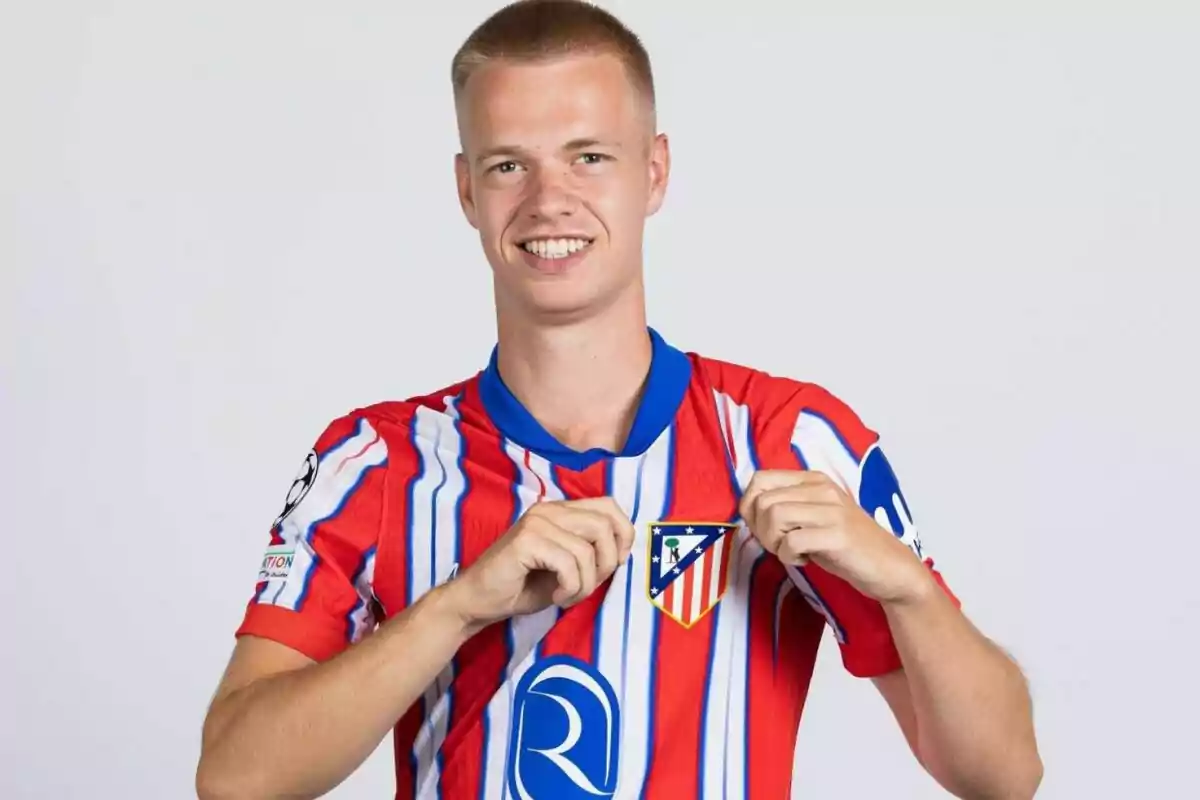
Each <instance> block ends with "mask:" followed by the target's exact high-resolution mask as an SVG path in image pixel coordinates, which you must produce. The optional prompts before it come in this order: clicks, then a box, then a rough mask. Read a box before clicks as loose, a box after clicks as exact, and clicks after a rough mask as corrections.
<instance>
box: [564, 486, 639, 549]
mask: <svg viewBox="0 0 1200 800" xmlns="http://www.w3.org/2000/svg"><path fill="white" fill-rule="evenodd" d="M569 505H571V506H573V507H575V508H582V509H586V510H588V511H594V512H596V513H598V514H603V515H604V517H605V518H606V519H607V520H608V521H609V525H610V527H611V532H612V534H613V536H614V537H615V538H616V541H617V557H618V558H617V560H618V561H624V560H625V559H627V558H629V551H630V550H632V549H633V541H634V527H633V523H632V522H631V521H630V520H629V517H628V516H627V515H626V514H625V510H624V509H622V508H621V505H620V504H619V503H618V502H617V501H616V500H614V499H613V498H612V497H590V498H587V499H584V500H575V501H572V502H571V503H570V504H569Z"/></svg>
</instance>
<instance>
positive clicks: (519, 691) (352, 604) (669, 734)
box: [238, 331, 953, 800]
mask: <svg viewBox="0 0 1200 800" xmlns="http://www.w3.org/2000/svg"><path fill="white" fill-rule="evenodd" d="M651 337H652V340H653V348H654V349H653V359H652V366H651V370H650V374H649V377H648V379H647V382H646V386H645V390H644V394H643V400H642V402H641V405H640V407H639V409H638V411H637V414H636V418H635V421H634V424H633V427H632V430H631V432H630V435H629V438H628V441H627V443H626V445H625V446H624V448H623V450H622V451H621V452H618V453H612V452H607V451H605V450H600V449H596V450H591V451H588V452H577V451H573V450H570V449H568V448H566V447H564V446H563V445H562V444H560V443H559V442H557V441H556V440H555V439H554V437H553V436H551V435H550V434H549V433H548V432H547V431H546V430H545V429H544V428H543V427H542V426H541V425H539V424H538V422H537V421H536V420H535V419H534V418H533V417H532V415H531V414H530V413H529V412H528V411H527V410H526V409H525V408H524V407H523V406H522V405H521V404H520V402H519V401H518V400H517V399H516V398H515V397H514V396H513V394H512V393H511V392H509V390H508V389H507V388H506V387H505V385H504V383H503V381H502V380H501V378H500V375H499V371H498V369H497V366H496V354H495V352H493V354H492V358H491V361H490V363H489V364H488V365H487V367H486V369H484V370H483V371H481V372H480V373H479V374H478V375H475V376H474V377H472V378H470V379H469V380H466V381H463V382H462V383H459V384H456V385H454V386H451V387H449V388H447V389H445V390H443V391H439V392H435V393H433V394H430V395H427V396H423V397H417V398H412V399H409V400H407V401H403V402H387V403H381V404H378V405H374V406H370V407H367V408H362V409H358V410H356V411H354V412H352V413H349V414H347V415H345V416H344V417H342V418H340V419H338V420H336V421H334V422H333V423H332V424H331V425H329V426H328V428H327V429H326V430H325V431H324V433H323V434H322V435H321V436H320V437H319V439H318V441H317V442H316V445H315V447H314V448H313V450H312V452H311V453H310V454H309V455H308V457H307V458H306V459H305V461H304V464H303V466H302V468H301V470H300V472H299V474H298V476H297V477H296V479H295V481H294V482H293V484H292V486H291V489H290V491H289V492H288V495H287V499H286V502H285V505H284V508H283V511H282V513H281V514H280V515H279V517H278V518H277V519H276V520H275V522H274V524H273V526H272V528H271V532H270V541H269V543H268V546H267V549H266V554H265V556H264V558H263V561H262V566H261V569H260V571H259V575H258V582H257V586H256V588H255V590H254V593H253V597H252V598H251V600H250V602H249V604H248V607H247V609H246V613H245V618H244V620H243V622H242V624H241V626H240V627H239V629H238V634H239V635H247V634H248V635H254V636H259V637H266V638H269V639H273V640H276V641H278V642H282V643H283V644H285V645H288V646H290V647H292V648H295V649H296V650H299V651H301V652H303V653H305V654H307V655H308V656H310V657H311V658H313V659H316V660H325V659H329V658H332V657H334V656H336V655H337V654H338V653H340V652H342V651H343V650H345V649H346V648H348V647H351V646H352V645H354V643H356V642H358V641H359V640H361V639H362V638H363V637H364V636H366V635H368V634H369V633H370V632H371V631H372V630H373V629H374V628H375V627H376V626H378V625H380V624H382V623H383V622H384V621H385V620H387V619H388V618H389V617H393V616H396V615H397V614H399V613H401V612H402V611H404V609H405V608H407V607H408V606H410V605H411V604H412V603H414V602H415V601H416V600H417V599H418V598H420V597H421V596H422V595H423V594H424V593H425V592H428V591H429V590H430V589H432V588H434V587H436V586H438V585H439V584H442V583H443V582H445V581H448V580H451V579H452V578H453V577H454V576H455V575H456V574H457V573H458V572H459V571H460V570H464V569H466V568H468V567H470V565H471V564H472V563H473V562H474V561H475V560H476V559H477V558H479V556H480V554H481V553H483V552H484V550H485V549H487V547H488V546H489V545H491V544H492V543H493V542H494V541H495V540H496V539H497V538H499V537H500V536H501V535H502V534H503V533H504V532H505V531H506V530H507V529H508V528H509V527H511V526H512V524H513V523H514V522H515V521H516V520H517V519H518V518H519V517H520V516H521V515H522V514H523V513H525V512H526V511H527V510H528V509H529V508H530V507H531V506H532V505H533V504H535V503H538V502H540V501H546V500H556V499H563V498H584V497H596V496H604V495H608V496H612V497H613V498H614V499H615V500H616V501H617V502H618V503H619V504H620V506H621V508H622V509H623V510H624V511H625V513H626V514H627V515H628V516H629V518H630V519H631V520H632V521H633V522H634V525H635V529H636V541H635V545H634V548H633V550H632V552H631V554H630V556H629V558H628V560H627V561H626V562H625V563H624V564H622V565H621V566H620V567H619V568H618V569H617V571H616V572H615V573H614V574H613V575H612V577H611V578H610V579H609V580H608V581H606V582H605V583H604V584H603V585H601V586H600V587H599V588H598V589H597V590H596V591H595V592H594V593H593V594H592V595H591V596H590V597H588V598H587V599H586V600H585V601H583V602H581V603H579V604H577V605H575V606H573V607H572V608H570V609H569V610H567V611H565V612H564V611H562V610H561V609H558V608H553V607H552V608H548V609H546V610H544V611H541V612H539V613H535V614H531V615H527V616H520V617H516V618H513V619H509V620H506V621H503V622H499V623H496V624H494V625H492V626H490V627H488V628H486V629H484V630H483V631H482V632H480V633H479V634H477V635H476V636H474V637H473V638H471V639H470V640H469V641H468V642H467V643H466V644H465V645H464V646H463V647H462V648H461V649H460V650H459V651H458V653H457V655H456V656H455V658H454V659H453V661H452V662H451V663H450V664H448V665H447V666H446V668H445V669H444V671H443V672H442V673H441V674H440V675H439V676H438V678H437V679H436V680H435V681H434V682H433V683H432V684H431V685H430V686H429V687H428V688H427V689H426V690H425V692H424V694H423V696H422V697H421V698H420V699H419V700H418V701H417V702H416V703H415V704H414V705H413V706H412V707H411V708H410V709H409V711H408V713H407V714H405V715H404V717H403V718H401V719H400V720H398V721H397V724H396V728H395V731H394V737H393V740H394V743H395V762H396V797H398V798H446V799H447V800H465V799H466V798H471V800H510V798H511V800H572V799H573V798H613V797H615V798H635V797H637V798H641V797H645V798H649V799H650V800H658V799H659V798H669V799H670V800H680V799H681V798H703V797H710V798H727V799H728V798H786V797H788V796H789V793H790V787H791V784H792V763H793V752H794V749H795V743H796V735H797V728H798V726H799V723H800V718H801V713H802V711H803V709H804V704H805V698H806V696H807V693H808V689H809V683H810V679H811V677H812V672H813V665H814V662H815V659H816V656H817V649H818V644H819V642H820V640H821V638H822V634H823V632H824V631H825V630H826V628H828V629H830V630H831V631H832V635H833V638H834V639H835V641H836V643H837V646H838V648H839V649H840V656H841V659H842V663H843V664H844V665H845V668H846V669H847V670H848V671H849V672H850V673H851V674H853V675H856V676H863V677H865V676H877V675H881V674H883V673H886V672H889V671H892V670H894V669H896V668H898V667H899V666H900V660H899V656H898V654H897V651H896V647H895V643H894V641H893V639H892V637H891V634H890V631H889V629H888V626H887V623H886V619H885V617H884V613H883V609H882V607H881V606H880V605H879V604H878V603H877V602H875V601H872V600H870V599H868V598H867V597H865V596H864V595H862V594H860V593H858V592H857V591H855V590H854V589H853V588H851V587H850V586H849V585H848V584H846V583H845V582H843V581H842V580H841V579H839V578H837V577H835V576H833V575H832V574H830V573H828V572H825V571H823V570H821V569H820V568H819V567H817V566H815V565H812V564H808V565H805V566H803V567H799V568H797V567H790V566H789V567H785V566H784V565H782V564H781V563H780V562H779V561H778V560H777V559H776V558H775V557H774V556H772V555H770V554H768V553H765V552H764V550H763V549H762V547H760V546H759V545H758V543H757V542H756V540H755V539H754V538H753V537H752V536H751V535H750V533H749V531H748V530H747V529H746V527H745V526H744V525H743V524H742V523H741V521H740V520H739V518H738V514H737V505H738V500H739V497H740V496H741V493H742V492H743V491H744V490H745V487H746V486H747V484H748V482H749V481H750V478H751V477H752V476H753V474H754V472H755V471H756V470H759V469H788V470H798V469H806V470H820V471H823V472H825V473H827V474H828V475H830V476H831V477H833V478H834V479H835V480H836V481H837V482H838V483H839V484H840V485H841V486H842V487H843V488H845V489H846V490H847V491H848V492H849V493H850V494H851V496H853V497H855V498H857V499H858V502H859V503H860V504H861V505H862V507H863V508H864V509H866V511H867V512H868V513H870V514H871V515H872V516H873V517H874V518H875V519H876V520H877V521H878V522H879V523H880V524H881V525H882V526H883V527H884V528H886V529H888V530H890V531H891V532H892V533H893V534H894V535H896V536H897V537H899V538H901V539H902V540H903V541H904V542H905V543H906V544H908V545H909V546H910V547H911V548H912V549H913V550H914V551H915V552H916V553H917V554H918V556H920V557H921V558H922V559H923V560H924V561H925V562H926V564H927V566H928V567H929V569H930V570H931V571H932V572H933V574H934V576H935V577H937V579H938V581H939V583H941V585H942V586H943V588H945V590H946V592H947V593H948V594H949V593H950V590H949V589H948V588H946V586H945V583H944V582H942V580H941V577H940V575H939V574H938V572H937V571H936V570H934V567H933V562H932V560H931V559H929V557H928V554H927V553H926V552H925V551H924V549H923V546H922V543H921V541H920V538H919V536H918V533H917V529H916V527H915V525H914V524H913V519H912V515H911V513H910V511H909V507H908V505H907V502H906V500H905V499H904V496H903V495H902V494H901V491H900V487H899V484H898V482H897V479H896V476H895V474H894V473H893V471H892V468H891V467H890V466H889V464H888V461H887V459H886V458H885V456H884V454H883V451H882V450H881V449H880V447H879V437H878V436H877V434H876V433H874V432H873V431H872V430H871V429H869V428H868V427H866V426H865V425H864V424H863V423H862V422H861V421H860V420H859V418H858V417H857V416H856V415H855V413H854V412H853V411H852V410H851V409H850V408H849V407H848V406H847V405H845V404H844V403H843V402H841V401H840V400H838V399H837V398H836V397H834V396H833V395H832V394H830V393H829V392H828V391H826V390H824V389H822V388H821V387H819V386H817V385H814V384H810V383H801V382H798V381H794V380H789V379H786V378H780V377H775V376H771V375H768V374H766V373H763V372H761V371H756V370H753V369H749V368H746V367H742V366H738V365H734V364H729V363H725V362H720V361H716V360H713V359H708V358H704V357H702V356H699V355H696V354H692V353H684V352H682V351H679V350H676V349H675V348H673V347H671V346H670V345H668V344H667V343H666V342H665V341H664V340H663V339H662V337H660V336H659V335H658V334H657V333H656V332H654V331H651ZM950 596H951V597H953V595H952V594H951V595H950ZM397 669H403V664H398V665H397Z"/></svg>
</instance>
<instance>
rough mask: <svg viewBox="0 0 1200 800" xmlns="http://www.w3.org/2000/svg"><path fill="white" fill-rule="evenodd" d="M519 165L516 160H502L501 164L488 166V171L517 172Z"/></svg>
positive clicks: (500, 172)
mask: <svg viewBox="0 0 1200 800" xmlns="http://www.w3.org/2000/svg"><path fill="white" fill-rule="evenodd" d="M518 168H519V165H518V164H517V162H515V161H501V162H500V163H499V164H493V165H492V166H490V167H488V172H496V173H499V174H501V175H507V174H508V173H510V172H516V171H517V169H518Z"/></svg>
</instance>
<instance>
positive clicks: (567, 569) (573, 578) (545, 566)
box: [524, 527, 583, 603]
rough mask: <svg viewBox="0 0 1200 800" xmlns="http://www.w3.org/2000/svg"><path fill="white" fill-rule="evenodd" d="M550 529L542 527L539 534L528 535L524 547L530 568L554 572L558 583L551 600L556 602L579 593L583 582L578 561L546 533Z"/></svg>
mask: <svg viewBox="0 0 1200 800" xmlns="http://www.w3.org/2000/svg"><path fill="white" fill-rule="evenodd" d="M549 531H550V529H549V528H548V527H547V528H544V529H543V530H542V531H540V533H541V535H538V536H530V537H529V538H528V540H527V541H526V542H525V544H524V547H525V548H526V553H528V558H529V561H528V562H527V564H528V565H529V568H530V569H541V570H545V571H547V572H551V573H553V574H554V580H555V582H556V583H557V584H558V588H556V589H555V590H554V592H553V595H552V597H551V600H552V601H553V602H555V603H558V602H559V600H560V599H561V598H565V597H574V596H575V595H577V594H579V589H580V586H581V585H582V583H583V579H582V576H580V574H579V562H578V561H577V560H576V559H575V556H574V555H573V554H572V553H571V551H570V550H568V549H566V548H565V547H563V546H562V545H561V544H559V542H558V541H557V539H556V538H555V537H553V536H550V535H547V534H548V533H549Z"/></svg>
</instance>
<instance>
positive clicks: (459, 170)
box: [454, 153, 479, 230]
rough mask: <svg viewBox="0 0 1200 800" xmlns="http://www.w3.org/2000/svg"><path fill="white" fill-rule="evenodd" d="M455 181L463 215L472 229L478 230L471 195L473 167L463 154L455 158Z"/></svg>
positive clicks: (473, 200) (473, 201)
mask: <svg viewBox="0 0 1200 800" xmlns="http://www.w3.org/2000/svg"><path fill="white" fill-rule="evenodd" d="M454 179H455V182H456V183H457V184H458V204H459V205H460V206H461V207H462V211H463V215H464V216H465V217H466V218H467V222H469V223H470V224H471V227H472V228H475V229H477V230H478V228H479V224H478V221H477V219H478V218H477V216H476V213H475V199H474V198H473V197H472V195H471V165H470V164H469V163H468V162H467V157H466V156H464V155H463V154H462V153H458V154H456V155H455V156H454Z"/></svg>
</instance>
